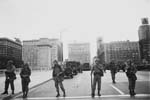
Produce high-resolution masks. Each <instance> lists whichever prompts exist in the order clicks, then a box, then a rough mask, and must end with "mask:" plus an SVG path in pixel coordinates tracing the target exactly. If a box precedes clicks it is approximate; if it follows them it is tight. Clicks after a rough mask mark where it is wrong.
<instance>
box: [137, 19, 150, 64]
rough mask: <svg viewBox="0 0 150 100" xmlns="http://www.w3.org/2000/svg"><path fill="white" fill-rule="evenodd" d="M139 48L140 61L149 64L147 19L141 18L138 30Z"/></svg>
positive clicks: (149, 38)
mask: <svg viewBox="0 0 150 100" xmlns="http://www.w3.org/2000/svg"><path fill="white" fill-rule="evenodd" d="M138 34H139V47H140V55H141V59H142V61H146V62H147V63H150V25H149V23H148V18H142V25H140V27H139V30H138Z"/></svg>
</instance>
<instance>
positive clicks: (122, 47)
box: [104, 41, 140, 64]
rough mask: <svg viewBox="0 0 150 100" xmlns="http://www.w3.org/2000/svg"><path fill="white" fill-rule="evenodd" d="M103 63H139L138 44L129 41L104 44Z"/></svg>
mask: <svg viewBox="0 0 150 100" xmlns="http://www.w3.org/2000/svg"><path fill="white" fill-rule="evenodd" d="M104 51H105V62H106V63H109V62H111V61H112V60H114V61H115V62H124V61H127V60H128V59H132V60H133V61H134V62H135V63H137V64H138V63H140V52H139V43H138V42H136V41H135V42H133V41H132V42H130V41H116V42H111V43H105V44H104Z"/></svg>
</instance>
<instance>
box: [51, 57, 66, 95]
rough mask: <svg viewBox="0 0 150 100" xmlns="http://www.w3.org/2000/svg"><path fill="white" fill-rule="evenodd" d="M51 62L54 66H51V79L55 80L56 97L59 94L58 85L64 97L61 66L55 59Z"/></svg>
mask: <svg viewBox="0 0 150 100" xmlns="http://www.w3.org/2000/svg"><path fill="white" fill-rule="evenodd" d="M53 63H54V66H53V73H52V76H53V80H54V82H55V87H56V91H57V95H56V97H59V96H60V93H59V86H60V88H61V90H62V91H63V96H64V97H65V96H66V93H65V89H64V86H63V83H62V82H63V80H64V73H63V70H62V68H61V66H60V65H59V64H58V62H57V60H54V62H53Z"/></svg>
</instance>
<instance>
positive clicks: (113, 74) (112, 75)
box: [111, 72, 116, 81]
mask: <svg viewBox="0 0 150 100" xmlns="http://www.w3.org/2000/svg"><path fill="white" fill-rule="evenodd" d="M115 74H116V73H115V72H111V78H112V80H113V81H115Z"/></svg>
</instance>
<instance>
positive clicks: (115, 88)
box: [110, 84, 125, 95]
mask: <svg viewBox="0 0 150 100" xmlns="http://www.w3.org/2000/svg"><path fill="white" fill-rule="evenodd" d="M110 86H111V87H112V88H114V89H115V90H116V91H118V92H119V93H120V94H121V95H124V94H125V93H123V92H122V91H121V90H119V89H118V88H117V87H115V86H114V85H112V84H111V85H110Z"/></svg>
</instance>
